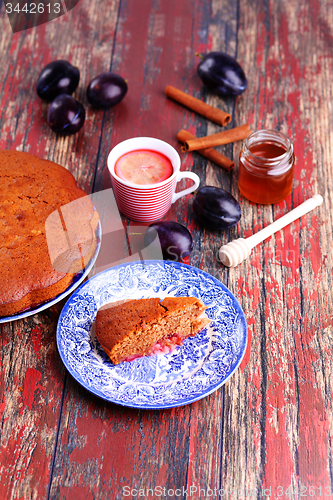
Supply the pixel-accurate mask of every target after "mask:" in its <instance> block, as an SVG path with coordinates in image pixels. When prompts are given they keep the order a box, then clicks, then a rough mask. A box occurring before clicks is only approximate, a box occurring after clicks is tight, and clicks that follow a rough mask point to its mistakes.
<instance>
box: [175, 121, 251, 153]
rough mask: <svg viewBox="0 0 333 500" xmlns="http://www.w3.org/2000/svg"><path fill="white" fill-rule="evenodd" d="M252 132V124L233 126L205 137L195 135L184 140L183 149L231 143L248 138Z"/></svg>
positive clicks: (197, 148) (188, 149) (193, 149)
mask: <svg viewBox="0 0 333 500" xmlns="http://www.w3.org/2000/svg"><path fill="white" fill-rule="evenodd" d="M250 133H251V129H250V125H249V124H248V123H247V124H246V125H241V126H240V127H235V128H231V129H230V130H225V131H223V132H218V133H217V134H211V135H206V136H205V137H200V138H198V137H195V138H194V139H188V140H187V141H185V142H184V146H183V147H182V151H195V150H196V151H198V150H199V149H207V148H213V147H215V146H221V145H222V144H230V143H231V142H236V141H241V140H242V139H246V137H248V136H249V135H250Z"/></svg>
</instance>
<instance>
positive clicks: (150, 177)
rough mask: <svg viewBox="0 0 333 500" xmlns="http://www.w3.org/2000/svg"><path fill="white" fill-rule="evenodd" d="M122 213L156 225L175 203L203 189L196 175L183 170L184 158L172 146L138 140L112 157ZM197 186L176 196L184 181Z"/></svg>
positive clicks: (117, 149)
mask: <svg viewBox="0 0 333 500" xmlns="http://www.w3.org/2000/svg"><path fill="white" fill-rule="evenodd" d="M108 168H109V171H110V175H111V181H112V188H113V192H114V195H115V198H116V202H117V205H118V209H119V211H120V212H121V213H122V214H123V215H125V216H126V217H128V218H129V219H131V220H134V221H138V222H153V221H156V220H158V219H160V218H161V217H163V216H164V215H165V214H166V213H167V212H168V211H169V210H170V207H171V205H172V204H173V203H175V202H176V201H177V200H178V199H179V198H181V197H182V196H185V195H186V194H189V193H192V192H193V191H194V190H195V189H197V188H198V187H199V184H200V179H199V177H198V176H197V175H196V174H194V173H193V172H188V171H185V172H181V171H180V157H179V154H178V153H177V151H176V150H175V149H174V148H173V147H172V146H170V144H168V143H166V142H164V141H161V140H160V139H155V138H153V137H134V138H132V139H128V140H126V141H123V142H121V143H119V144H117V146H115V147H114V148H113V149H112V150H111V152H110V154H109V157H108ZM185 178H188V179H191V180H192V181H193V185H192V186H191V187H189V188H186V189H183V190H182V191H180V192H178V193H176V192H175V191H176V185H177V183H178V182H179V181H180V180H181V179H185Z"/></svg>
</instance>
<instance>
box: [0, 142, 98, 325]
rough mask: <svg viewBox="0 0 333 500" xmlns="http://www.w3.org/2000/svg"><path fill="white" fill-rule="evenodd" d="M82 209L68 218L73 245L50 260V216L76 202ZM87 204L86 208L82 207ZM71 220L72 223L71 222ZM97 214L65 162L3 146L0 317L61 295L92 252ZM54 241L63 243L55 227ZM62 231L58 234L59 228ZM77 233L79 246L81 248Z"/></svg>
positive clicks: (0, 163)
mask: <svg viewBox="0 0 333 500" xmlns="http://www.w3.org/2000/svg"><path fill="white" fill-rule="evenodd" d="M79 199H82V202H81V205H80V213H77V212H78V211H77V212H76V213H75V214H73V216H72V217H71V216H70V215H68V216H67V218H66V220H65V222H66V229H67V226H68V227H72V226H74V225H75V227H76V228H79V229H76V233H74V232H71V233H68V234H69V236H70V238H71V240H73V244H72V245H71V248H68V245H67V248H66V249H65V250H66V251H64V252H63V253H62V254H61V252H60V254H61V259H62V260H61V261H59V263H58V262H56V261H55V260H52V261H51V258H50V251H49V248H48V241H47V240H51V241H52V231H51V232H49V234H51V236H50V237H49V234H48V238H46V220H47V219H48V217H50V216H51V215H52V214H53V213H57V211H58V212H59V213H60V209H61V210H63V209H64V207H66V206H68V204H71V202H74V201H75V200H79ZM83 204H84V205H85V208H84V210H83V209H82V207H83ZM71 218H72V222H71ZM97 224H98V214H97V212H96V211H95V210H94V207H93V204H92V202H91V200H90V199H89V197H88V196H87V195H86V193H85V192H84V191H83V190H82V189H80V188H79V187H78V186H77V185H76V181H75V178H74V177H73V175H72V174H71V173H70V172H69V171H68V170H66V169H65V168H64V167H62V166H61V165H57V164H56V163H53V162H51V161H49V160H42V159H40V158H38V157H36V156H34V155H31V154H29V153H22V152H19V151H9V150H0V227H1V231H0V266H1V274H0V316H10V315H13V314H17V313H19V312H21V311H24V310H26V309H28V308H31V307H35V306H37V305H38V304H40V303H43V302H46V301H48V300H52V299H53V298H54V297H56V296H57V295H59V294H60V293H62V292H63V291H64V290H66V288H68V286H69V285H70V283H71V282H72V280H73V276H74V274H76V273H77V272H78V271H80V270H81V269H82V267H84V266H83V264H84V265H85V264H86V263H87V262H88V261H89V260H90V258H91V257H92V256H93V254H94V252H95V249H96V245H97V240H96V236H95V230H96V227H97ZM53 229H54V236H53V237H54V240H55V241H57V238H58V241H60V233H59V228H58V227H57V226H56V225H55V226H54V227H53ZM57 231H58V232H57ZM73 234H79V235H80V238H81V243H82V244H81V246H80V247H79V248H80V249H79V251H78V250H77V248H78V245H77V240H76V239H75V237H73Z"/></svg>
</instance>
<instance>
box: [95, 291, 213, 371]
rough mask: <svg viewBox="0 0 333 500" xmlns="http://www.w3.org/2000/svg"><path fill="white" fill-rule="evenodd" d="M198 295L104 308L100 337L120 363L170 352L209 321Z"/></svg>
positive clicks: (99, 318) (97, 324)
mask: <svg viewBox="0 0 333 500" xmlns="http://www.w3.org/2000/svg"><path fill="white" fill-rule="evenodd" d="M206 309H207V308H206V307H205V306H204V304H203V303H202V302H201V300H199V299H197V298H196V297H167V298H165V299H164V300H163V301H162V302H161V299H159V298H151V299H138V300H126V301H120V302H113V303H110V304H106V305H105V306H103V307H101V308H100V309H99V310H98V312H97V316H96V322H95V332H96V336H97V339H98V341H99V343H100V344H101V346H102V347H103V349H104V351H105V352H106V354H107V355H108V356H109V357H110V359H111V361H112V362H113V363H114V364H115V365H117V364H118V363H121V362H122V361H131V360H132V359H135V358H136V357H141V356H149V355H151V354H156V353H158V352H170V351H171V350H172V348H174V347H175V346H176V345H180V344H181V343H182V341H183V340H184V339H185V338H187V337H190V336H191V337H193V336H194V335H196V334H197V333H198V332H200V331H201V330H202V329H203V328H204V327H205V326H206V325H208V323H209V322H210V320H209V319H208V318H207V316H206V315H205V314H204V312H205V310H206Z"/></svg>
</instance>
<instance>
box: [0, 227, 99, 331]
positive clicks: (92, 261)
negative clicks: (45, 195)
mask: <svg viewBox="0 0 333 500" xmlns="http://www.w3.org/2000/svg"><path fill="white" fill-rule="evenodd" d="M96 237H97V246H96V250H95V252H94V255H93V256H92V258H91V259H90V261H89V262H88V265H87V267H85V268H84V269H83V270H82V271H80V272H79V273H77V274H76V275H75V276H74V278H73V281H72V283H71V284H70V285H69V287H68V288H66V290H65V291H64V292H62V293H60V294H59V295H57V296H56V297H55V298H54V299H52V300H49V301H47V302H43V303H42V304H39V305H38V306H36V307H31V308H30V309H27V310H26V311H23V312H21V313H19V314H14V315H13V316H0V323H7V322H8V321H15V320H17V319H22V318H27V317H28V316H32V315H33V314H37V313H40V312H41V311H44V310H45V309H48V308H49V307H51V306H53V305H54V304H56V303H57V302H59V301H60V300H62V299H64V298H65V297H67V296H68V295H69V294H70V293H72V292H73V291H74V290H75V288H77V287H78V286H79V285H80V284H81V283H82V281H83V280H84V279H85V278H86V277H87V276H88V274H89V273H90V271H91V269H92V268H93V266H94V264H95V262H96V259H97V257H98V254H99V251H100V248H101V238H102V228H101V223H100V222H99V223H98V226H97V230H96Z"/></svg>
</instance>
